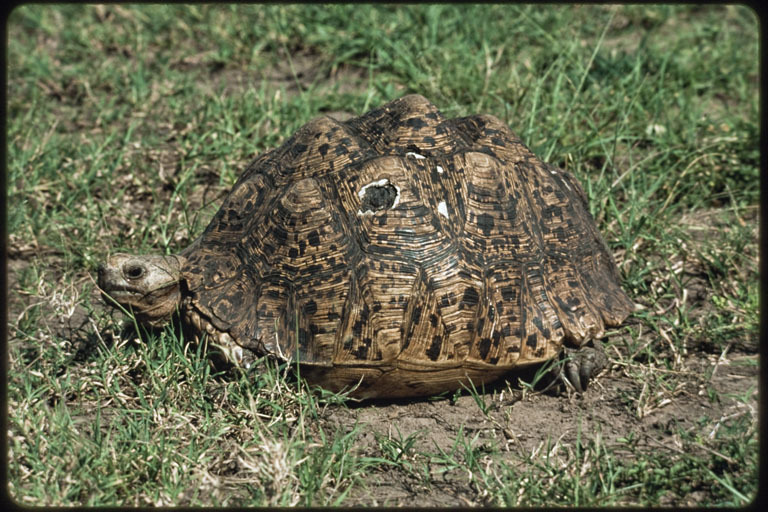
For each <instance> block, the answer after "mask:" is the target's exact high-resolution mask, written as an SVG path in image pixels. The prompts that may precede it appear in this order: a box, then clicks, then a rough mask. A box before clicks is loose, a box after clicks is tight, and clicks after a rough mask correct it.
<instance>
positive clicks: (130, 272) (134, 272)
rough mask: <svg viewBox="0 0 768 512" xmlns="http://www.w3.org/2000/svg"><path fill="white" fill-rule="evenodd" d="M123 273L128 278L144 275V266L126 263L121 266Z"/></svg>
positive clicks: (137, 277)
mask: <svg viewBox="0 0 768 512" xmlns="http://www.w3.org/2000/svg"><path fill="white" fill-rule="evenodd" d="M123 274H125V277H127V278H128V279H139V278H141V277H142V276H143V275H144V267H142V266H141V265H135V264H134V265H127V266H126V267H125V268H123Z"/></svg>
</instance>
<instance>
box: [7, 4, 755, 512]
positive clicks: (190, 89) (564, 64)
mask: <svg viewBox="0 0 768 512" xmlns="http://www.w3.org/2000/svg"><path fill="white" fill-rule="evenodd" d="M8 30H9V38H8V48H7V62H8V67H7V76H8V87H7V91H8V94H7V96H8V100H7V133H6V140H7V160H6V167H7V170H6V181H7V184H8V189H7V197H6V204H7V219H8V220H7V222H8V224H7V228H8V233H9V239H8V247H9V267H8V270H9V287H8V301H7V305H8V306H7V307H8V320H9V325H8V341H9V343H8V347H9V352H8V356H9V366H8V368H9V371H8V376H7V383H8V395H7V397H8V405H9V415H8V427H9V434H8V435H9V437H8V443H9V460H8V468H9V469H8V475H9V492H10V495H11V497H12V498H13V499H14V500H16V501H17V502H18V503H21V504H24V505H95V506H105V505H148V504H154V505H178V504H182V505H191V506H195V505H261V506H269V505H305V506H318V505H319V506H322V505H336V504H340V505H350V504H367V505H372V504H414V503H419V499H423V500H425V501H424V502H425V503H432V504H454V505H455V504H467V503H474V504H492V505H525V506H530V505H544V506H546V505H555V504H557V505H575V504H578V505H587V506H590V505H592V506H615V505H662V506H664V505H673V506H681V505H683V506H684V505H703V506H712V505H720V506H722V505H729V506H730V505H743V504H745V503H747V502H749V501H750V500H751V499H753V498H754V496H755V495H756V492H757V476H756V475H757V472H756V471H757V469H756V467H757V440H758V437H757V433H756V422H757V420H756V412H755V402H756V399H757V391H756V389H757V388H756V382H757V377H756V375H757V348H758V342H757V339H758V334H757V333H758V325H759V301H758V282H759V279H758V268H757V266H758V264H757V262H758V252H757V211H758V205H759V201H760V198H759V187H758V172H759V171H758V169H759V156H760V155H759V149H758V134H759V123H758V105H759V97H758V76H759V75H758V58H757V57H758V24H757V19H756V17H755V15H754V14H753V13H752V12H751V11H750V10H749V9H747V8H744V7H738V6H727V7H724V6H696V7H692V6H618V7H608V6H565V5H564V6H546V7H544V6H520V5H459V4H457V5H451V4H445V5H419V6H399V5H398V6H387V5H344V4H334V5H327V6H316V5H232V6H225V5H192V6H182V5H172V6H161V5H140V6H129V5H110V6H106V7H103V6H99V7H93V6H84V5H62V6H57V5H56V6H55V5H27V6H22V7H19V8H17V9H15V10H14V11H13V12H12V14H11V16H10V19H9V21H8ZM411 92H416V93H420V94H422V95H424V96H426V97H427V98H429V99H430V100H431V101H433V102H434V103H435V104H436V105H437V106H438V107H439V108H440V109H441V110H442V112H443V113H444V114H445V115H447V116H462V115H467V114H471V113H476V112H485V113H490V114H493V115H496V116H497V117H499V118H500V119H502V120H503V121H504V122H506V123H507V124H509V125H510V127H511V128H512V130H513V131H514V132H515V133H517V134H518V135H520V136H521V137H522V139H523V140H524V141H525V143H526V144H527V145H528V146H529V147H530V148H531V149H532V150H533V151H534V152H535V153H536V154H537V155H539V156H540V157H542V158H543V159H545V160H547V161H550V162H552V163H554V164H555V165H558V166H560V167H563V168H565V169H568V170H569V171H571V172H572V173H574V175H576V176H577V177H578V179H579V180H580V182H581V183H582V184H583V186H584V188H585V190H586V191H587V194H588V196H589V204H590V208H591V211H592V213H593V214H594V216H595V218H596V220H597V222H598V224H599V226H600V229H601V232H602V233H603V234H604V237H605V238H606V241H607V242H608V244H609V246H610V247H611V249H612V250H613V251H614V254H615V255H616V258H617V261H618V262H619V265H620V270H621V276H622V280H623V285H624V288H625V289H626V290H627V292H628V293H629V294H630V296H631V297H632V298H633V300H634V301H635V302H637V303H639V304H641V305H643V306H644V309H642V310H640V311H638V312H637V313H636V314H635V315H634V316H633V318H632V320H631V321H630V322H628V323H627V324H626V325H625V326H623V327H621V328H619V329H616V330H615V331H614V332H613V333H612V336H611V337H609V338H608V339H607V340H606V344H607V345H608V349H609V355H610V356H611V359H612V370H611V372H610V374H609V375H606V376H605V377H604V378H603V379H602V381H601V382H603V387H600V386H598V387H597V388H591V391H590V393H592V395H591V396H601V397H605V400H604V402H605V403H604V404H603V402H601V401H597V402H591V403H590V404H591V405H589V404H587V405H585V402H576V405H573V402H572V400H571V399H569V398H552V397H549V396H548V395H542V394H540V393H537V392H536V391H534V390H533V389H531V386H528V385H525V384H524V385H523V388H524V390H525V393H523V398H522V399H520V400H518V399H515V400H516V401H512V402H510V398H509V397H510V396H511V395H513V394H514V393H516V392H519V387H518V386H509V387H507V388H505V389H504V391H500V390H499V389H496V390H495V391H492V390H487V391H485V390H478V389H474V390H468V391H466V392H465V393H464V394H463V395H462V396H458V394H457V396H455V397H453V398H451V399H450V400H434V401H427V400H425V401H423V403H422V404H418V403H417V404H412V406H413V407H416V408H417V409H416V412H417V413H418V414H417V415H416V416H417V419H418V418H420V417H421V416H419V414H423V415H427V416H428V413H429V411H439V412H435V413H434V414H437V415H438V416H439V417H441V418H444V419H443V420H440V421H437V422H436V423H435V424H433V425H431V426H430V427H426V426H425V427H418V425H416V424H413V425H412V424H407V420H408V419H412V418H410V416H408V415H402V414H401V415H400V416H397V418H400V420H398V421H406V423H403V424H398V423H395V424H389V425H388V422H389V421H390V420H389V419H388V418H389V417H390V415H393V414H400V413H398V411H399V410H400V409H398V408H399V407H405V406H402V405H398V404H389V405H387V404H383V405H382V404H379V405H376V406H373V405H366V404H362V405H354V406H353V405H352V404H349V403H345V402H344V400H343V398H341V397H336V396H334V395H332V394H321V395H318V394H312V393H309V392H308V391H307V390H306V388H305V387H304V386H303V385H302V384H301V383H297V382H296V381H295V379H294V378H293V377H292V376H291V372H290V369H289V368H285V367H273V366H268V367H267V369H266V370H264V369H262V370H261V371H258V372H251V373H250V374H247V375H244V374H238V373H230V374H217V373H215V371H214V370H213V369H212V368H211V367H210V366H209V365H208V364H207V359H206V357H205V355H204V354H203V353H201V352H200V351H199V350H197V349H195V348H194V347H193V346H192V345H189V344H187V343H185V341H184V340H183V339H180V338H179V337H180V333H178V332H176V331H175V330H173V329H166V330H163V331H161V332H157V333H146V332H143V331H141V329H139V330H138V332H137V331H136V329H133V328H131V326H130V325H129V326H128V327H127V328H123V327H122V326H121V319H122V318H123V317H122V316H121V315H119V314H115V313H113V312H112V311H110V310H108V309H107V308H106V307H105V306H104V304H103V302H102V301H101V299H100V298H99V296H98V293H97V292H96V289H95V283H94V282H93V280H92V278H91V277H90V276H91V275H93V271H94V269H95V267H96V265H97V264H98V263H99V262H100V261H102V260H103V259H104V256H105V255H106V254H107V253H108V252H115V251H130V252H137V253H148V252H166V253H173V252H176V251H178V250H180V249H182V248H184V247H185V246H186V245H187V244H189V243H190V242H191V241H192V240H193V239H194V238H195V237H196V236H197V235H198V234H199V233H200V232H201V231H202V230H203V229H204V228H205V226H206V224H207V222H208V220H209V219H210V217H211V216H212V215H213V213H214V212H215V211H216V209H217V206H218V204H220V201H221V199H222V198H223V196H224V195H225V194H226V192H227V190H228V189H229V187H231V185H232V184H233V183H234V181H235V180H236V178H237V176H238V174H239V173H240V172H241V171H242V170H243V169H244V168H245V166H246V165H247V163H248V162H249V161H250V160H251V159H252V158H253V157H254V156H255V155H257V154H258V153H260V152H261V151H264V150H265V149H268V148H271V147H275V146H276V145H279V144H280V143H281V142H282V141H284V140H285V139H286V138H287V137H288V136H289V135H290V134H291V133H293V132H294V131H295V130H296V129H297V128H299V127H300V126H302V125H303V124H304V123H306V122H307V121H309V120H310V119H311V118H313V117H315V116H317V115H320V114H322V113H338V112H343V113H345V114H348V115H358V114H360V113H363V112H364V111H366V110H368V109H370V108H373V107H376V106H379V105H381V104H383V103H385V102H386V101H389V100H391V99H394V98H396V97H399V96H402V95H404V94H407V93H411ZM613 383H616V385H615V386H614V385H613ZM595 394H597V395H595ZM518 398H519V397H518ZM536 404H548V405H546V407H547V408H551V410H552V414H553V415H559V416H551V417H549V418H550V419H549V420H546V421H544V423H545V424H544V425H542V424H538V423H530V424H526V423H525V419H526V418H525V415H524V414H522V415H521V414H520V413H519V410H524V411H527V410H528V409H525V408H526V407H528V406H529V405H532V406H534V408H535V405H536ZM558 404H559V405H558ZM563 404H571V405H563ZM601 404H602V406H604V407H606V408H611V409H610V410H611V411H613V412H612V414H614V416H606V414H607V413H604V412H603V413H601V412H599V411H603V409H600V407H601ZM605 404H608V405H605ZM430 407H432V408H434V409H430ZM451 408H454V409H451ZM564 408H565V410H563V409H564ZM569 408H571V409H569ZM673 408H674V409H673ZM408 410H409V411H411V409H408ZM452 410H456V411H461V413H457V414H456V415H455V416H450V414H452V413H451V411H452ZM547 410H549V409H547ZM592 410H594V411H596V412H595V413H594V418H591V419H589V418H588V417H585V418H581V419H579V417H578V414H581V413H584V411H586V412H587V414H591V412H590V411H592ZM605 410H608V409H605ZM669 411H674V413H673V412H669ZM539 412H541V411H539ZM366 414H370V415H373V417H376V418H378V420H377V421H379V424H378V425H368V424H365V423H364V422H358V421H357V420H356V418H358V417H362V415H366ZM429 414H432V413H429ZM601 414H602V416H601ZM441 415H442V416H441ZM675 415H678V416H679V417H680V418H683V419H684V421H683V420H680V422H679V424H677V423H674V422H672V423H669V422H668V421H667V418H668V416H675ZM406 416H408V417H407V418H406V419H402V418H405V417H406ZM425 417H426V416H425ZM448 417H451V418H454V420H451V421H449V420H447V419H445V418H448ZM615 418H620V419H621V421H623V422H624V423H621V425H622V426H621V428H622V429H628V430H627V431H614V430H612V429H611V425H613V424H614V420H615ZM556 420H557V421H562V425H566V426H567V425H571V426H572V427H573V428H571V429H570V430H568V432H567V433H565V432H563V433H562V436H563V437H561V434H557V435H552V433H553V432H556V431H557V428H555V427H553V425H554V422H555V421H556ZM531 421H533V420H531ZM616 421H618V420H616ZM452 422H453V423H452ZM472 422H476V423H477V422H486V423H483V425H485V426H478V425H480V423H477V425H475V426H472V425H471V424H472ZM414 425H416V426H414ZM545 427H547V428H549V427H552V431H551V432H550V431H549V430H547V431H546V433H545V432H544V431H545V430H546V428H545ZM648 432H652V435H651V434H648ZM566 434H567V435H566ZM657 438H658V439H661V441H660V442H659V443H660V444H654V440H655V439H657ZM409 496H410V497H409ZM414 497H417V498H414ZM430 500H431V501H430Z"/></svg>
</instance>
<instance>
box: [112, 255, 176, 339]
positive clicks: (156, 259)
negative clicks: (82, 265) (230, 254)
mask: <svg viewBox="0 0 768 512" xmlns="http://www.w3.org/2000/svg"><path fill="white" fill-rule="evenodd" d="M183 261H184V259H183V258H182V257H180V256H159V255H149V256H133V255H130V254H114V255H112V256H110V257H109V258H108V259H107V261H106V262H105V263H103V264H101V265H99V269H98V274H99V288H101V291H102V295H103V296H104V300H105V301H106V302H107V304H109V305H112V306H114V305H115V303H117V304H119V305H121V306H122V307H124V308H125V309H127V310H129V311H133V313H134V314H135V315H136V319H137V320H138V321H139V322H141V323H144V324H148V325H150V326H152V327H159V326H160V325H162V324H164V323H166V322H167V321H168V320H169V319H170V318H171V315H172V314H173V313H174V312H175V311H176V309H177V308H178V306H179V305H180V303H181V291H180V289H179V282H180V279H181V267H182V264H183Z"/></svg>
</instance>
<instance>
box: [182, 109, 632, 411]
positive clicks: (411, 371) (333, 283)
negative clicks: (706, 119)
mask: <svg viewBox="0 0 768 512" xmlns="http://www.w3.org/2000/svg"><path fill="white" fill-rule="evenodd" d="M182 255H183V256H184V257H185V258H186V259H187V261H188V265H187V266H186V267H185V268H184V269H183V275H184V276H185V278H186V282H185V292H186V296H187V299H186V300H187V303H186V307H187V308H189V310H191V311H194V312H195V314H198V315H200V316H201V317H202V318H204V319H205V320H206V321H208V322H210V323H211V324H212V325H213V326H214V327H215V329H216V330H218V331H221V332H225V333H228V334H229V335H230V336H231V338H232V339H233V340H234V341H235V342H236V343H237V344H239V345H241V346H243V347H245V348H248V349H251V350H253V351H255V352H257V353H259V354H272V355H275V356H277V357H278V358H281V359H283V360H287V361H298V362H300V363H302V370H301V372H302V376H303V377H306V378H308V379H309V380H310V381H311V382H313V383H317V384H319V385H321V386H324V387H326V388H330V389H333V390H340V389H344V388H346V387H350V386H353V385H355V384H358V383H359V384H360V387H359V388H358V392H357V394H358V395H360V396H390V397H392V396H409V395H428V394H432V393H437V392H441V391H445V390H449V389H456V388H458V387H460V385H461V383H466V382H467V379H468V378H471V379H472V380H473V382H474V384H475V385H479V384H480V383H482V382H489V381H492V380H494V379H496V378H498V377H499V376H501V375H503V374H504V373H506V372H508V371H509V370H510V369H513V368H516V367H520V366H525V365H528V364H532V363H538V362H542V361H545V360H547V359H550V358H552V357H553V356H555V355H556V354H558V353H559V352H560V350H561V349H562V346H563V344H564V343H567V344H570V345H573V346H580V345H581V344H583V343H584V342H585V341H586V340H589V339H591V338H595V337H600V336H602V335H603V333H604V327H605V326H606V325H608V326H610V325H617V324H619V323H621V322H622V321H623V320H624V318H625V317H626V316H627V315H628V314H629V312H630V311H631V310H632V303H631V301H630V300H629V299H628V297H627V296H626V295H625V294H624V292H623V291H622V290H621V288H620V286H619V277H618V272H617V269H616V266H615V263H614V260H613V258H612V256H611V254H610V252H609V251H608V249H607V247H606V245H605V243H604V242H603V240H602V238H601V236H600V234H599V232H598V230H597V227H596V225H595V223H594V221H593V219H592V217H591V215H590V214H589V211H588V208H587V201H586V196H585V194H584V192H583V190H582V188H581V186H580V185H579V183H578V182H577V181H576V180H575V179H574V177H573V176H571V175H570V174H569V173H567V172H565V171H563V170H560V169H558V168H555V167H553V166H551V165H549V164H547V163H544V162H542V161H540V160H539V159H538V158H537V157H536V156H535V155H533V154H532V153H531V152H530V150H528V148H526V147H525V146H524V145H523V143H522V142H521V141H520V139H519V138H518V137H517V136H515V135H514V134H513V133H512V132H511V131H510V130H509V129H508V128H507V127H506V126H505V125H504V124H503V123H501V122H500V121H499V120H498V119H496V118H495V117H492V116H488V115H474V116H469V117H464V118H458V119H445V118H444V117H443V115H442V114H441V113H440V112H439V111H438V110H437V109H436V107H435V106H434V105H432V104H431V103H430V102H429V101H427V100H426V99H424V98H423V97H421V96H418V95H411V96H406V97H404V98H401V99H399V100H395V101H393V102H391V103H389V104H387V105H385V106H383V107H381V108H379V109H376V110H373V111H371V112H369V113H367V114H365V115H363V116H361V117H359V118H353V119H350V120H349V121H346V122H338V121H335V120H334V119H331V118H329V117H321V118H319V119H315V120H313V121H311V122H310V123H308V124H307V125H305V126H304V127H303V128H301V129H300V130H299V131H298V132H297V133H296V134H294V135H293V136H292V137H291V138H290V139H288V140H287V141H286V142H285V143H284V144H283V145H282V146H281V147H279V148H277V149H273V150H271V151H268V152H266V153H264V154H262V155H261V156H259V157H258V158H257V159H256V160H255V161H254V162H253V163H251V165H250V166H248V168H247V169H246V171H245V172H244V173H243V175H242V176H241V177H240V179H239V180H238V181H237V183H236V184H235V186H234V188H233V189H232V191H231V193H230V194H229V196H228V197H227V198H226V199H225V201H224V203H223V205H222V206H221V209H220V210H219V212H218V213H217V214H216V215H215V217H214V218H213V220H212V221H211V223H210V225H209V226H208V227H207V229H206V230H205V231H204V233H203V234H202V236H201V237H200V239H198V240H197V241H196V242H195V243H194V244H193V245H192V246H190V247H189V248H188V249H187V250H186V251H185V252H183V253H182Z"/></svg>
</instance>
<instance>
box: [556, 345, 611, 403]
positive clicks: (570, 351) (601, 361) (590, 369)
mask: <svg viewBox="0 0 768 512" xmlns="http://www.w3.org/2000/svg"><path fill="white" fill-rule="evenodd" d="M561 357H562V358H563V361H562V364H560V365H559V366H558V368H559V375H558V376H559V378H560V380H561V381H562V382H563V383H564V384H565V385H566V387H571V388H573V389H575V390H576V391H577V392H578V393H584V392H585V391H586V390H587V385H588V384H589V381H590V380H591V379H593V378H594V377H595V376H596V375H597V374H598V373H600V372H601V371H602V370H603V369H604V368H606V367H607V366H608V356H606V355H605V351H604V350H603V345H602V343H600V341H598V340H593V341H592V346H591V347H589V346H583V347H580V348H569V347H566V348H565V349H564V350H563V352H562V355H561Z"/></svg>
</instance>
